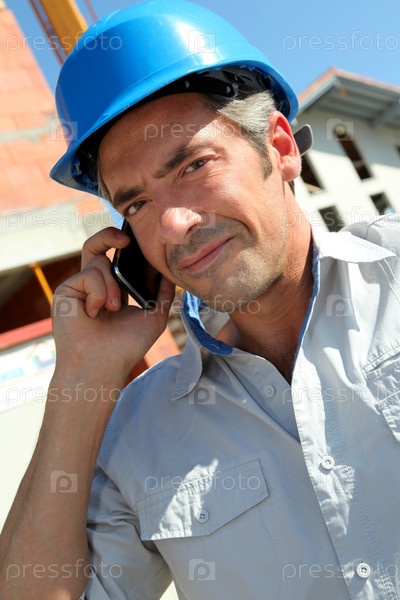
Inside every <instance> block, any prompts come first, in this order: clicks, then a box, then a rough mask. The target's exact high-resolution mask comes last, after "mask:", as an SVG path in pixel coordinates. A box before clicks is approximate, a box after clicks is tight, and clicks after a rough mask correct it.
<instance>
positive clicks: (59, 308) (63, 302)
mask: <svg viewBox="0 0 400 600" xmlns="http://www.w3.org/2000/svg"><path fill="white" fill-rule="evenodd" d="M51 314H52V316H53V317H54V318H57V317H76V316H77V314H78V304H77V301H76V300H75V301H74V302H73V301H72V299H71V298H63V297H58V296H54V298H53V305H52V308H51Z"/></svg>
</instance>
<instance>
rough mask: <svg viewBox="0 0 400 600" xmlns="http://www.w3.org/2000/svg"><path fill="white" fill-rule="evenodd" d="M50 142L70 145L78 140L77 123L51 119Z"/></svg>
mask: <svg viewBox="0 0 400 600" xmlns="http://www.w3.org/2000/svg"><path fill="white" fill-rule="evenodd" d="M50 139H51V141H53V142H54V141H59V140H61V141H63V142H65V143H68V144H70V143H71V142H75V141H76V140H77V139H78V123H77V122H76V121H67V120H66V119H51V121H50Z"/></svg>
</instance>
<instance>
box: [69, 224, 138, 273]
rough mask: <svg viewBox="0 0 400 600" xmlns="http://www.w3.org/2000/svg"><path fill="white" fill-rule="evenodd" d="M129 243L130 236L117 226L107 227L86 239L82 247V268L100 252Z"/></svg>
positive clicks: (103, 252) (122, 246)
mask: <svg viewBox="0 0 400 600" xmlns="http://www.w3.org/2000/svg"><path fill="white" fill-rule="evenodd" d="M128 244H129V236H127V235H126V233H124V232H123V231H121V230H120V229H117V228H116V227H106V228H105V229H102V230H101V231H99V232H98V233H96V234H95V235H92V236H91V237H90V238H88V239H87V240H86V242H85V243H84V244H83V248H82V259H81V268H82V269H84V268H85V267H86V265H87V264H88V263H89V262H90V261H91V260H92V259H93V258H94V257H95V256H99V255H100V254H105V253H106V252H107V251H108V250H110V249H111V248H124V247H125V246H127V245H128Z"/></svg>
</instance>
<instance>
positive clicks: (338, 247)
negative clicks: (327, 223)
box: [313, 228, 395, 263]
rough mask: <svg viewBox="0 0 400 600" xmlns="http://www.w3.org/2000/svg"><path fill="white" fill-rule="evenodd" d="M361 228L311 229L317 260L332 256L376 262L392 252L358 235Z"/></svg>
mask: <svg viewBox="0 0 400 600" xmlns="http://www.w3.org/2000/svg"><path fill="white" fill-rule="evenodd" d="M358 233H360V234H361V230H355V231H352V230H351V229H350V228H349V229H347V228H345V229H343V230H341V231H339V232H326V231H321V230H319V229H315V230H313V239H314V243H315V245H316V247H317V251H318V257H319V260H323V259H324V258H333V259H336V260H341V261H344V262H348V263H360V262H376V261H378V260H382V259H383V258H388V257H389V256H395V254H394V253H393V252H391V251H390V250H387V249H386V248H382V246H378V245H377V244H373V243H372V242H369V241H368V240H366V239H363V238H362V237H359V235H358Z"/></svg>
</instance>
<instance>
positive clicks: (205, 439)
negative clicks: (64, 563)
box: [86, 215, 400, 600]
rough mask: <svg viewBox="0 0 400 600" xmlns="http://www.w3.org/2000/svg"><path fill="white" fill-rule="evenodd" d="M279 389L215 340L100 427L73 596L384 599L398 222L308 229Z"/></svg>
mask: <svg viewBox="0 0 400 600" xmlns="http://www.w3.org/2000/svg"><path fill="white" fill-rule="evenodd" d="M314 242H315V246H316V254H315V260H314V279H315V286H314V295H313V298H312V300H311V302H310V308H309V311H308V314H307V316H306V318H305V321H304V324H303V328H302V332H301V336H300V339H299V345H298V349H297V355H296V361H295V366H294V371H293V379H292V383H291V385H289V384H288V383H287V381H286V380H285V379H284V378H283V377H282V375H281V374H280V373H279V371H278V370H277V369H276V368H275V367H274V366H273V365H272V364H271V363H269V362H268V361H267V360H265V359H264V358H261V357H259V356H255V355H252V354H249V353H247V352H243V351H241V350H239V349H237V348H232V347H231V346H229V345H227V344H225V343H223V342H219V341H217V340H216V339H215V337H214V336H215V335H216V333H217V331H218V330H219V329H220V328H221V326H222V324H223V321H224V319H225V318H226V317H225V316H224V315H222V314H220V313H214V312H213V311H211V310H210V309H209V308H207V307H201V305H200V303H199V301H198V300H197V299H196V298H194V297H191V296H190V295H187V296H186V298H185V301H184V306H183V311H182V312H183V320H184V323H185V326H186V328H187V345H186V348H185V350H184V352H183V353H182V354H181V355H180V356H177V357H173V358H168V359H167V360H165V361H163V362H162V363H160V364H159V365H156V366H155V367H153V368H152V369H150V370H149V371H147V372H146V373H144V374H143V375H141V376H140V377H139V378H138V379H136V380H135V381H134V382H132V383H131V384H130V385H129V386H128V387H127V388H126V390H125V391H124V392H123V394H122V396H121V399H120V400H119V402H118V404H117V407H116V409H115V411H114V413H113V415H112V417H111V420H110V423H109V426H108V429H107V431H106V434H105V437H104V441H103V445H102V448H101V451H100V454H99V458H98V470H97V472H96V476H95V479H94V482H93V489H92V496H91V503H90V506H89V515H88V537H89V543H90V547H91V552H92V564H93V572H92V574H91V576H90V579H89V584H88V587H87V591H86V596H87V598H88V599H90V600H106V599H112V600H120V599H121V600H122V599H126V598H129V599H135V600H139V599H140V600H150V599H151V600H154V599H155V598H159V597H160V596H161V595H162V593H163V592H164V590H165V589H166V587H167V586H168V584H169V583H170V581H171V578H172V579H173V580H174V581H175V585H176V588H177V593H178V596H179V598H180V599H182V600H244V599H246V600H283V599H285V600H289V599H293V600H338V599H340V600H341V599H346V598H347V599H348V598H351V599H353V600H377V599H379V600H395V599H397V600H398V599H399V598H400V408H399V396H400V391H399V390H400V383H399V382H400V284H399V280H400V260H399V247H400V219H399V216H398V215H391V216H390V217H385V218H382V219H379V220H377V221H376V222H374V223H373V224H369V225H368V224H359V225H357V226H352V227H348V228H346V229H344V230H342V231H341V232H339V233H323V234H317V233H316V232H314Z"/></svg>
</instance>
